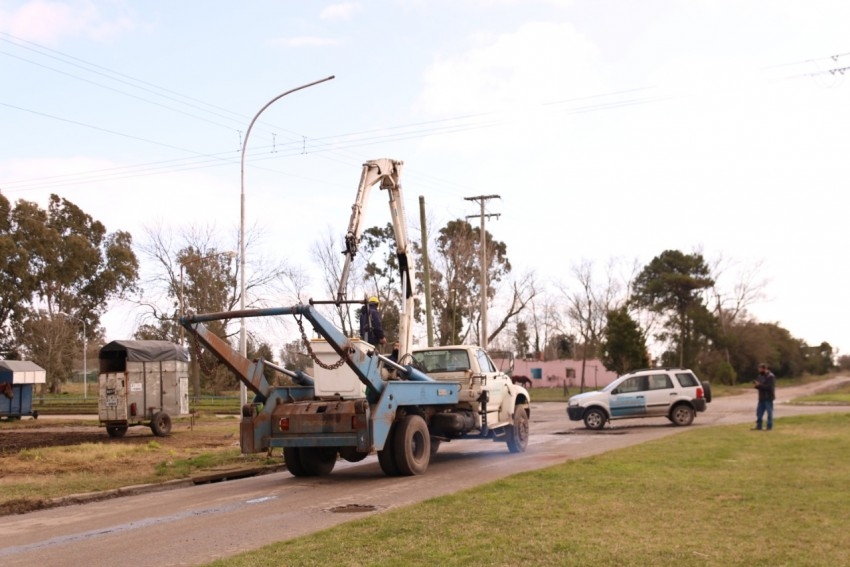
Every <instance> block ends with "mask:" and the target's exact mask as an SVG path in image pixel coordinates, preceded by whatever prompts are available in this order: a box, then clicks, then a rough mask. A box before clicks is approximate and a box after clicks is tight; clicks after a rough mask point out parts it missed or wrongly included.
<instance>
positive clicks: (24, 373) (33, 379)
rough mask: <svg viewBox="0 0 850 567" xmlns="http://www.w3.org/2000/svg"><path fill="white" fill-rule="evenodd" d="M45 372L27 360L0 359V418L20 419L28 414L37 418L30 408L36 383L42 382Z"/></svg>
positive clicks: (44, 378)
mask: <svg viewBox="0 0 850 567" xmlns="http://www.w3.org/2000/svg"><path fill="white" fill-rule="evenodd" d="M46 376H47V372H46V371H45V370H44V368H42V367H41V366H39V365H37V364H36V363H34V362H29V361H27V360H0V418H3V417H5V418H7V419H20V418H21V417H22V416H25V415H29V416H32V418H33V419H38V412H37V411H33V409H32V394H33V389H34V387H35V385H36V384H44V383H45V381H46Z"/></svg>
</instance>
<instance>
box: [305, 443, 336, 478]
mask: <svg viewBox="0 0 850 567" xmlns="http://www.w3.org/2000/svg"><path fill="white" fill-rule="evenodd" d="M335 464H336V449H335V448H333V447H301V465H302V466H303V467H304V469H305V470H306V471H307V474H308V475H309V476H327V475H329V474H331V471H332V470H334V465H335Z"/></svg>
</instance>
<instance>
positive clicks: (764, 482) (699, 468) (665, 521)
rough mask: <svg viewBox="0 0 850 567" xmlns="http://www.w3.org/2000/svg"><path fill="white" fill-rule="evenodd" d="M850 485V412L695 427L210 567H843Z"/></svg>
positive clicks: (849, 539)
mask: <svg viewBox="0 0 850 567" xmlns="http://www.w3.org/2000/svg"><path fill="white" fill-rule="evenodd" d="M848 479H850V414H844V413H841V414H825V415H818V416H807V417H789V418H782V419H778V420H777V422H776V428H775V429H774V431H771V432H753V431H749V426H744V425H735V426H728V427H712V428H706V429H695V430H692V431H687V432H682V433H680V434H678V435H675V436H671V437H667V438H665V439H663V440H660V441H655V442H650V443H644V444H641V445H638V446H634V447H630V448H627V449H623V450H620V451H615V452H611V453H607V454H604V455H601V456H596V457H591V458H586V459H581V460H577V461H571V462H567V463H564V464H562V465H558V466H554V467H550V468H547V469H541V470H538V471H533V472H528V473H523V474H519V475H516V476H513V477H509V478H507V479H504V480H500V481H498V482H494V483H490V484H487V485H483V486H480V487H476V488H474V489H471V490H467V491H463V492H460V493H457V494H453V495H450V496H443V497H440V498H435V499H432V500H429V501H426V502H424V503H421V504H418V505H415V506H410V507H406V508H403V509H398V510H393V511H390V512H387V513H383V514H378V515H374V516H371V517H369V518H365V519H362V520H357V521H353V522H350V523H347V524H345V525H342V526H338V527H335V528H332V529H329V530H326V531H324V532H320V533H317V534H313V535H311V536H307V537H302V538H298V539H294V540H290V541H287V542H282V543H278V544H273V545H270V546H267V547H265V548H262V549H260V550H256V551H253V552H250V553H246V554H243V555H240V556H237V557H234V558H228V559H226V560H221V561H218V562H215V563H211V564H210V565H213V566H225V565H227V566H228V567H232V566H236V567H238V566H251V565H259V564H263V565H270V566H272V565H287V566H296V565H338V566H349V565H350V566H363V565H382V566H384V565H385V566H415V565H422V566H428V567H431V566H434V565H440V566H454V565H457V566H461V565H464V566H465V565H493V566H514V565H534V566H536V567H537V566H540V567H545V566H550V565H551V566H562V565H672V564H683V565H723V566H728V565H741V566H750V565H830V566H831V565H842V564H845V563H846V557H847V549H850V532H848V530H847V526H848V525H850V489H848ZM331 542H332V543H331Z"/></svg>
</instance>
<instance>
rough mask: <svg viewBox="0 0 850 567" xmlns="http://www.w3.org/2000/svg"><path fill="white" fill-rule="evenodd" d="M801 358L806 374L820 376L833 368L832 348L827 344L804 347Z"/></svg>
mask: <svg viewBox="0 0 850 567" xmlns="http://www.w3.org/2000/svg"><path fill="white" fill-rule="evenodd" d="M803 357H804V358H805V361H806V372H808V373H809V374H814V375H816V376H821V375H823V374H826V373H827V372H829V371H830V370H832V369H833V368H834V364H833V362H832V359H833V352H832V346H831V345H830V344H829V343H827V342H822V343H821V344H819V345H818V346H806V347H804V349H803Z"/></svg>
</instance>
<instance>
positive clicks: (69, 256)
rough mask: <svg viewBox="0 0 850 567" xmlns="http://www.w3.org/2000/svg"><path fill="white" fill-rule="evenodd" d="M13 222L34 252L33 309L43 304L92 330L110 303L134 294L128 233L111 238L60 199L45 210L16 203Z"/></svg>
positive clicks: (135, 272) (135, 273)
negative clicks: (78, 319) (83, 323)
mask: <svg viewBox="0 0 850 567" xmlns="http://www.w3.org/2000/svg"><path fill="white" fill-rule="evenodd" d="M12 218H13V223H14V226H15V234H16V236H17V238H18V241H19V243H20V244H21V245H22V246H24V247H25V248H26V249H27V250H28V251H29V254H30V258H29V266H30V269H29V272H30V277H31V278H32V279H33V280H34V281H35V284H34V293H33V295H32V296H31V297H30V304H31V305H33V306H34V305H36V304H39V305H44V306H45V307H46V309H47V312H48V313H50V314H55V313H57V312H65V313H72V314H74V315H75V316H77V317H79V318H81V319H83V320H85V322H86V328H87V329H92V330H93V331H92V332H94V329H96V328H97V327H99V326H100V315H101V314H102V313H103V312H104V311H105V310H106V306H107V303H108V301H109V300H110V299H113V298H116V297H124V296H125V295H126V294H127V293H129V292H131V291H134V290H135V283H136V280H137V279H138V270H139V263H138V260H137V259H136V256H135V254H134V253H133V249H132V237H131V236H130V234H129V233H127V232H123V231H118V232H114V233H111V234H108V233H107V232H106V227H105V226H104V225H103V224H102V223H101V222H99V221H96V220H94V219H93V218H92V217H91V216H90V215H88V214H86V213H85V212H83V211H82V210H81V209H80V208H79V207H77V206H76V205H75V204H74V203H72V202H70V201H68V200H67V199H62V198H60V197H59V196H57V195H51V196H50V200H49V203H48V207H47V210H43V209H41V208H39V207H38V205H36V204H35V203H31V202H28V201H23V200H21V201H18V203H17V205H16V206H15V209H14V211H13V213H12Z"/></svg>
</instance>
